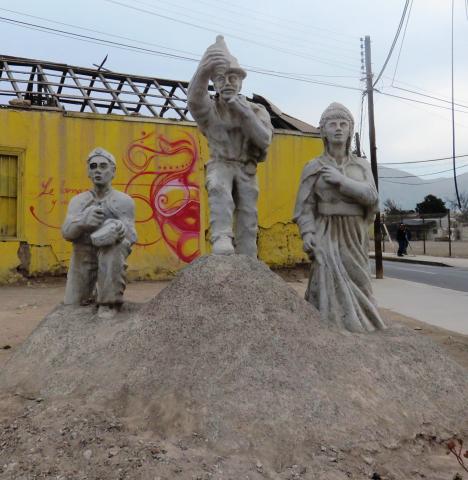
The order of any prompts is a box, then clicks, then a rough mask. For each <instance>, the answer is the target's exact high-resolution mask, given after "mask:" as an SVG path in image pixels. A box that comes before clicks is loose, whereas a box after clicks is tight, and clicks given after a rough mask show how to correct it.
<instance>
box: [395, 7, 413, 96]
mask: <svg viewBox="0 0 468 480" xmlns="http://www.w3.org/2000/svg"><path fill="white" fill-rule="evenodd" d="M412 9H413V0H411V1H410V6H409V10H408V16H407V17H406V22H405V28H404V29H403V36H402V37H401V43H400V50H399V51H398V57H397V61H396V65H395V70H394V71H393V77H392V86H393V82H394V80H395V75H396V72H397V69H398V64H399V63H400V55H401V51H402V50H403V44H404V43H405V37H406V30H407V29H408V23H409V19H410V16H411V10H412Z"/></svg>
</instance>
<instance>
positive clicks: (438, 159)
mask: <svg viewBox="0 0 468 480" xmlns="http://www.w3.org/2000/svg"><path fill="white" fill-rule="evenodd" d="M462 157H468V154H465V155H457V158H462ZM444 160H452V157H440V158H431V159H430V160H413V161H409V162H388V163H385V164H382V165H383V166H385V165H407V164H409V163H429V162H442V161H444Z"/></svg>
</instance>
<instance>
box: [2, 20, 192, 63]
mask: <svg viewBox="0 0 468 480" xmlns="http://www.w3.org/2000/svg"><path fill="white" fill-rule="evenodd" d="M0 21H2V22H5V23H10V24H17V25H19V26H24V27H26V28H28V27H32V28H33V29H36V30H37V29H39V30H44V31H47V32H52V33H58V34H60V35H62V36H68V37H76V38H79V39H85V40H90V41H93V42H99V44H101V45H102V44H105V45H110V46H116V47H125V48H126V49H132V50H140V51H143V52H146V53H151V54H153V55H160V56H164V57H171V58H177V59H181V60H190V61H198V59H196V58H190V57H184V56H181V55H175V54H173V53H166V52H161V51H158V50H152V49H149V48H143V47H135V46H134V45H129V44H125V43H119V42H114V41H112V40H106V39H103V38H97V37H90V36H88V35H82V34H80V33H73V32H68V31H66V30H59V29H56V28H50V27H45V26H43V25H37V24H34V23H29V22H22V21H21V20H14V19H11V18H6V17H0Z"/></svg>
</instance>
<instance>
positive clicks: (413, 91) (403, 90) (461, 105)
mask: <svg viewBox="0 0 468 480" xmlns="http://www.w3.org/2000/svg"><path fill="white" fill-rule="evenodd" d="M390 87H391V88H395V89H396V90H401V91H402V92H408V93H414V94H415V95H419V96H421V97H426V98H432V99H433V100H438V101H439V102H444V103H450V104H452V102H451V101H450V100H444V99H443V98H440V97H434V96H433V95H426V94H425V93H419V92H417V91H415V90H410V89H409V88H401V87H396V86H393V85H390ZM454 105H457V106H458V107H463V108H468V105H463V104H462V103H454Z"/></svg>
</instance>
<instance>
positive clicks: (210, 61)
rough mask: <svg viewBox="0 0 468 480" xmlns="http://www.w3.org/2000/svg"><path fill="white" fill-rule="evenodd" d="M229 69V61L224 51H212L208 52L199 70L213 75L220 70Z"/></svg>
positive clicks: (201, 61)
mask: <svg viewBox="0 0 468 480" xmlns="http://www.w3.org/2000/svg"><path fill="white" fill-rule="evenodd" d="M228 67H229V64H228V60H227V59H226V55H225V53H224V52H223V50H218V49H214V48H213V49H210V50H209V51H207V52H206V53H205V54H204V55H203V57H202V59H201V60H200V65H199V66H198V69H199V70H200V71H201V72H202V73H204V74H207V75H210V76H211V75H213V74H214V73H215V72H216V71H217V70H218V69H219V70H223V71H226V70H227V69H228Z"/></svg>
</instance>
